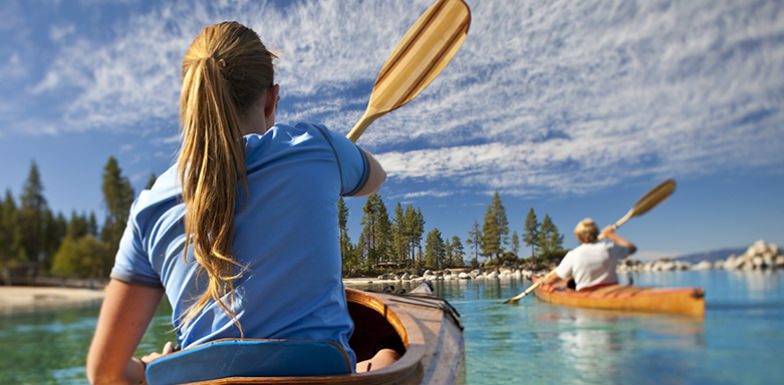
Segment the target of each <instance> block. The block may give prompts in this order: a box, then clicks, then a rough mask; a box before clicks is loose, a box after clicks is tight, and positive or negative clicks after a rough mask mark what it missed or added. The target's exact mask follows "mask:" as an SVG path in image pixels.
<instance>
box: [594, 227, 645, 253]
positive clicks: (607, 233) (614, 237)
mask: <svg viewBox="0 0 784 385" xmlns="http://www.w3.org/2000/svg"><path fill="white" fill-rule="evenodd" d="M602 238H606V239H609V240H611V241H613V242H615V243H617V244H619V245H621V246H625V247H628V248H629V255H632V254H634V252H635V251H637V246H634V244H633V243H631V242H629V241H628V240H626V239H624V238H622V237H621V236H620V235H618V234H616V233H615V229H614V228H613V227H612V226H607V227H605V228H604V229H603V230H602Z"/></svg>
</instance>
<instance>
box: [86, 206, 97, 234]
mask: <svg viewBox="0 0 784 385" xmlns="http://www.w3.org/2000/svg"><path fill="white" fill-rule="evenodd" d="M87 232H88V233H90V234H92V236H93V237H96V238H97V237H98V222H96V220H95V213H94V212H92V211H90V219H88V220H87Z"/></svg>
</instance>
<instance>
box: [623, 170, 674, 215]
mask: <svg viewBox="0 0 784 385" xmlns="http://www.w3.org/2000/svg"><path fill="white" fill-rule="evenodd" d="M673 191H675V181H674V180H672V179H667V180H666V181H664V182H662V183H661V184H659V185H658V186H656V187H654V188H653V189H652V190H651V191H648V193H647V194H645V196H643V197H642V198H640V200H639V201H637V203H636V204H635V205H634V207H632V209H631V210H630V211H629V213H630V214H631V216H632V217H636V216H639V215H642V214H645V213H647V212H648V211H649V210H650V209H652V208H654V207H656V205H658V204H659V203H661V202H662V201H664V200H665V199H667V197H669V196H670V195H672V192H673Z"/></svg>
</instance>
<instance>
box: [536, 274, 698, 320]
mask: <svg viewBox="0 0 784 385" xmlns="http://www.w3.org/2000/svg"><path fill="white" fill-rule="evenodd" d="M534 282H536V277H535V278H534ZM534 293H535V295H536V297H537V298H539V299H541V300H542V301H545V302H549V303H554V304H558V305H567V306H578V307H585V308H594V309H615V310H626V311H643V312H658V313H676V314H686V315H691V316H697V317H703V316H704V315H705V292H704V291H703V290H702V288H644V287H637V286H624V285H608V286H603V287H599V288H596V289H592V290H588V291H575V290H573V289H568V288H566V287H563V286H562V285H557V284H556V285H554V286H553V285H545V284H543V285H540V286H539V287H538V288H537V289H536V290H535V291H534Z"/></svg>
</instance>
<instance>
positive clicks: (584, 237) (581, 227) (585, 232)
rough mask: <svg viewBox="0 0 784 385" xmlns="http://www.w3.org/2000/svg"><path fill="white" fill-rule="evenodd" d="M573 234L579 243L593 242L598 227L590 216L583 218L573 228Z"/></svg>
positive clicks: (597, 232) (597, 233)
mask: <svg viewBox="0 0 784 385" xmlns="http://www.w3.org/2000/svg"><path fill="white" fill-rule="evenodd" d="M574 236H575V237H577V240H579V241H580V243H594V242H596V240H597V239H598V237H599V228H598V227H596V223H595V222H594V221H593V219H591V218H585V219H583V220H581V221H580V223H578V224H577V227H575V228H574Z"/></svg>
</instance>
